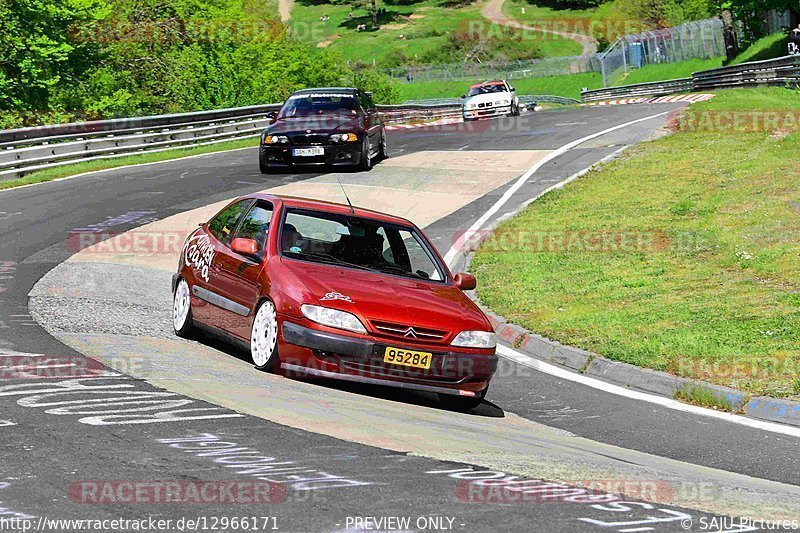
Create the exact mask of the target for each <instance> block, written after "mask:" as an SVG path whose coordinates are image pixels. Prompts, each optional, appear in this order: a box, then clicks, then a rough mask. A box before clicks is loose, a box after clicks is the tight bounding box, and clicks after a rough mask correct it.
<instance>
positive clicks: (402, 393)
mask: <svg viewBox="0 0 800 533" xmlns="http://www.w3.org/2000/svg"><path fill="white" fill-rule="evenodd" d="M191 340H194V341H197V342H199V343H201V344H205V345H206V346H208V347H210V348H214V349H215V350H219V351H220V352H223V353H225V354H228V355H230V356H231V357H235V358H236V359H240V360H241V361H244V362H245V363H247V364H249V365H250V366H251V367H252V369H253V371H254V372H258V370H256V368H255V367H253V366H252V365H253V363H252V361H251V359H250V353H249V352H248V351H247V350H245V349H244V348H243V347H242V346H241V345H239V344H232V343H231V342H228V341H227V340H226V339H225V338H223V337H222V336H220V335H218V334H216V333H214V332H212V331H207V330H202V331H198V330H195V332H194V333H193V334H192V336H191ZM281 377H282V378H283V379H291V380H294V381H301V382H304V383H311V384H314V385H317V386H320V387H325V388H328V389H334V390H338V391H342V392H348V393H351V394H359V395H361V396H370V397H372V398H379V399H381V400H388V401H392V402H397V403H405V404H411V405H418V406H421V407H429V408H431V409H438V410H440V411H451V412H462V413H464V414H469V415H473V416H483V417H487V418H503V417H505V415H506V413H505V411H503V409H502V408H501V407H500V406H498V405H496V404H493V403H492V402H490V401H488V400H484V401H483V403H481V404H480V405H479V406H478V407H475V408H473V409H471V410H469V411H458V410H456V409H448V408H447V407H444V406H443V405H442V404H441V403H440V402H439V399H438V398H437V397H436V395H435V394H431V393H425V392H418V391H411V390H403V389H398V388H394V387H383V386H380V385H367V384H363V383H353V382H349V381H339V380H336V379H327V378H315V377H295V376H291V377H288V376H281Z"/></svg>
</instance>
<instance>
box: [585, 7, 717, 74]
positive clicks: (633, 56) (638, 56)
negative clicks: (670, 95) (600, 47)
mask: <svg viewBox="0 0 800 533" xmlns="http://www.w3.org/2000/svg"><path fill="white" fill-rule="evenodd" d="M722 29H723V24H722V20H720V19H718V18H714V19H707V20H700V21H697V22H689V23H686V24H682V25H681V26H677V27H675V28H666V29H663V30H652V31H646V32H643V33H638V34H635V35H626V36H624V37H620V38H619V39H617V41H616V42H614V44H613V45H611V47H609V49H608V50H607V51H606V52H604V53H603V54H601V56H602V57H601V59H600V64H601V65H602V73H603V86H604V87H609V86H611V85H613V84H614V83H615V82H616V81H617V80H618V79H619V78H620V76H622V75H623V74H626V73H627V72H628V71H630V70H631V69H634V68H641V67H643V66H645V65H654V64H659V63H662V64H663V63H678V62H680V61H687V60H689V59H709V58H712V57H718V56H724V55H725V39H724V37H723V33H722Z"/></svg>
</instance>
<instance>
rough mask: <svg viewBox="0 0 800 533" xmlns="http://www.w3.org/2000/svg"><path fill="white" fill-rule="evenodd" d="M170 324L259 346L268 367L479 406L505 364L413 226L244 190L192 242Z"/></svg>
mask: <svg viewBox="0 0 800 533" xmlns="http://www.w3.org/2000/svg"><path fill="white" fill-rule="evenodd" d="M172 288H173V294H174V305H173V326H174V328H175V332H176V334H178V335H179V336H186V335H187V334H188V333H189V331H190V330H191V329H192V328H193V327H194V326H202V327H203V328H205V329H211V330H213V331H216V332H217V333H222V334H223V335H224V336H225V337H226V338H227V339H229V340H231V341H234V342H236V343H239V344H241V345H243V346H245V347H246V348H247V349H249V350H250V353H251V356H252V359H253V363H255V366H256V367H257V368H259V369H261V370H276V371H281V372H282V373H284V374H287V375H297V376H307V377H308V376H311V377H313V376H316V377H324V378H336V379H342V380H348V381H355V382H360V383H369V384H378V385H390V386H395V387H402V388H406V389H413V390H419V391H427V392H432V393H437V394H438V395H439V398H440V400H441V401H442V402H443V403H445V404H447V405H449V406H452V407H455V408H465V409H467V408H472V407H475V406H477V405H478V404H480V403H481V401H482V400H483V398H484V396H485V395H486V390H487V387H488V386H489V381H490V380H491V378H492V375H493V374H494V372H495V370H496V368H497V356H496V355H495V346H496V340H495V334H494V333H493V331H492V327H491V325H490V323H489V320H488V319H487V318H486V316H485V315H484V314H483V313H482V312H481V310H480V309H479V308H478V307H477V306H476V305H475V304H474V303H473V302H472V301H471V300H470V299H469V298H468V297H467V296H466V295H465V294H464V293H463V292H462V291H464V290H471V289H474V288H475V278H474V277H472V276H470V275H469V274H458V275H456V276H452V275H451V273H450V271H449V270H448V269H447V266H446V265H445V264H444V262H443V261H442V258H441V256H440V255H439V254H438V253H437V251H436V249H435V248H434V247H433V246H432V245H431V243H430V241H429V240H428V239H427V237H425V235H424V234H423V233H422V232H421V231H420V230H419V229H418V228H417V227H416V226H414V225H413V224H412V223H411V222H409V221H407V220H404V219H402V218H397V217H393V216H389V215H384V214H381V213H377V212H373V211H368V210H366V209H361V208H353V207H350V206H347V205H339V204H333V203H327V202H320V201H315V200H306V199H300V198H289V197H278V196H269V195H263V194H255V195H250V196H245V197H242V198H239V199H237V200H235V201H234V202H232V203H231V204H229V205H228V206H227V207H225V208H224V209H223V210H222V211H220V212H219V213H218V214H217V215H216V216H214V217H213V218H212V219H211V220H210V221H209V222H208V223H206V224H203V225H202V226H201V227H200V228H198V229H197V230H195V231H194V232H193V233H192V234H190V235H189V237H187V239H186V242H185V244H184V247H183V253H182V254H181V259H180V262H179V265H178V272H177V274H175V275H174V276H173V281H172Z"/></svg>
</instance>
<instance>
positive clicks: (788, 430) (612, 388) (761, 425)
mask: <svg viewBox="0 0 800 533" xmlns="http://www.w3.org/2000/svg"><path fill="white" fill-rule="evenodd" d="M497 353H498V355H500V356H502V357H505V358H506V359H510V360H512V361H515V362H517V363H519V364H521V365H524V366H527V367H528V368H532V369H534V370H537V371H539V372H542V373H544V374H548V375H550V376H553V377H557V378H559V379H566V380H567V381H572V382H574V383H580V384H581V385H585V386H587V387H591V388H593V389H597V390H601V391H603V392H608V393H610V394H615V395H617V396H624V397H625V398H630V399H632V400H639V401H643V402H648V403H652V404H655V405H660V406H662V407H666V408H667V409H673V410H675V411H682V412H684V413H691V414H694V415H699V416H707V417H709V418H716V419H718V420H723V421H725V422H731V423H733V424H739V425H741V426H747V427H750V428H753V429H760V430H762V431H769V432H771V433H780V434H782V435H789V436H791V437H800V428H798V427H793V426H785V425H783V424H776V423H774V422H765V421H762V420H756V419H754V418H747V417H745V416H739V415H733V414H731V413H726V412H723V411H714V410H713V409H706V408H704V407H698V406H696V405H690V404H688V403H682V402H679V401H678V400H673V399H672V398H667V397H665V396H656V395H654V394H648V393H646V392H639V391H635V390H631V389H628V388H625V387H621V386H619V385H613V384H611V383H606V382H605V381H600V380H599V379H595V378H592V377H589V376H584V375H583V374H576V373H574V372H571V371H569V370H566V369H564V368H561V367H558V366H555V365H551V364H550V363H545V362H544V361H540V360H539V359H535V358H533V357H531V356H529V355H525V354H523V353H520V352H518V351H516V350H514V349H512V348H509V347H508V346H505V345H502V344H499V345H498V346H497Z"/></svg>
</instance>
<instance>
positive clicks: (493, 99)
mask: <svg viewBox="0 0 800 533" xmlns="http://www.w3.org/2000/svg"><path fill="white" fill-rule="evenodd" d="M461 98H463V99H464V108H463V115H464V122H466V121H468V120H476V119H479V118H484V117H498V116H519V98H517V95H516V92H515V89H514V88H513V87H512V86H511V85H509V84H508V82H506V81H505V80H502V81H487V82H484V83H478V84H476V85H473V86H472V87H470V88H469V92H468V93H467V94H466V95H464V96H462V97H461Z"/></svg>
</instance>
